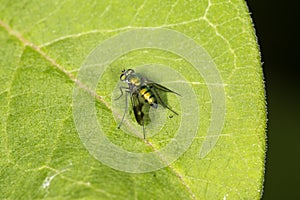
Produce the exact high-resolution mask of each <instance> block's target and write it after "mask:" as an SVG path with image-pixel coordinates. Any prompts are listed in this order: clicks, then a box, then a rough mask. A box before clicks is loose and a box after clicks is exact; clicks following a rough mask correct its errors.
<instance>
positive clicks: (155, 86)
mask: <svg viewBox="0 0 300 200" xmlns="http://www.w3.org/2000/svg"><path fill="white" fill-rule="evenodd" d="M147 84H148V85H149V87H150V88H151V89H152V90H153V92H154V93H155V96H156V97H157V99H158V101H159V102H160V104H161V105H162V106H163V107H164V108H168V109H169V110H170V111H172V112H173V113H174V114H175V115H178V113H177V112H176V111H175V110H173V109H172V108H170V107H169V106H168V105H167V104H166V103H165V102H164V101H163V100H162V98H161V97H160V96H159V93H158V91H157V90H160V91H163V92H171V93H174V94H177V95H178V96H181V95H180V94H178V93H177V92H174V91H173V90H170V89H169V88H166V87H165V86H162V85H160V84H158V83H155V82H149V83H147Z"/></svg>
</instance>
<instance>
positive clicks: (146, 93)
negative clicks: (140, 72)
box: [139, 85, 157, 107]
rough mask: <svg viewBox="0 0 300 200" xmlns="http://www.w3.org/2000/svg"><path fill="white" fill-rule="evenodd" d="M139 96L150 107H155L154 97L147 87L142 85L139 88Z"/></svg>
mask: <svg viewBox="0 0 300 200" xmlns="http://www.w3.org/2000/svg"><path fill="white" fill-rule="evenodd" d="M139 92H140V95H141V96H142V97H143V98H144V100H145V102H147V103H148V104H149V105H150V106H154V107H157V100H156V96H155V95H154V93H153V91H152V90H151V89H150V87H149V86H147V85H143V86H141V88H140V91H139Z"/></svg>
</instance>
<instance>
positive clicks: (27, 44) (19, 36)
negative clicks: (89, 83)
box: [0, 20, 196, 199]
mask: <svg viewBox="0 0 300 200" xmlns="http://www.w3.org/2000/svg"><path fill="white" fill-rule="evenodd" d="M0 26H1V27H3V28H4V29H5V30H6V31H7V33H8V34H9V35H11V36H13V37H15V38H16V39H18V40H19V41H20V42H21V43H22V44H23V45H24V48H23V50H24V49H25V47H30V48H32V49H33V50H34V51H36V52H37V53H38V54H39V55H41V56H42V57H43V58H44V59H45V60H47V61H48V62H50V63H51V66H53V67H54V68H55V69H57V70H59V71H60V72H62V73H63V74H64V75H66V77H68V78H69V79H70V80H71V81H72V82H73V83H75V84H77V85H78V86H79V87H80V88H82V89H84V90H85V91H87V92H88V93H89V94H90V95H92V96H93V97H95V98H96V99H97V100H98V101H100V102H101V103H102V104H103V105H104V106H105V107H107V108H108V109H109V110H110V111H112V109H111V107H110V106H109V104H108V103H107V102H106V101H104V99H103V98H102V97H101V96H99V95H98V94H97V93H95V92H94V91H91V90H90V89H89V88H88V87H86V86H85V85H84V84H82V83H81V82H80V81H79V80H77V79H76V77H75V76H74V75H73V74H72V73H70V72H69V71H68V70H66V69H64V67H63V66H61V65H60V64H59V63H57V62H56V61H55V60H54V59H53V58H51V57H49V56H48V55H47V54H46V53H45V52H44V51H43V50H42V49H41V48H40V47H39V46H37V45H35V44H33V43H31V42H30V41H28V40H27V39H25V38H24V37H23V35H22V34H21V33H19V32H18V31H16V30H13V29H12V28H11V27H10V26H9V25H8V24H6V23H5V22H3V21H2V20H0ZM90 33H93V32H90ZM22 53H23V51H22ZM17 70H18V66H17V67H16V68H15V71H14V74H13V77H14V76H15V73H16V72H17ZM13 79H14V78H13ZM13 79H12V83H13ZM10 85H11V84H10ZM9 90H10V89H9ZM9 102H10V100H8V104H7V106H8V109H9V105H10V103H9ZM8 116H9V113H7V117H8ZM7 117H6V118H7ZM5 124H7V123H5ZM143 141H144V143H145V144H146V145H148V146H149V147H151V148H152V149H153V151H154V152H158V151H157V149H156V148H155V147H154V145H152V143H151V142H150V141H148V140H147V139H145V140H143ZM6 143H7V142H6ZM6 148H7V149H6V150H7V152H9V151H8V147H7V146H6ZM8 156H9V155H8ZM158 156H159V158H160V159H161V160H162V161H163V162H166V161H165V160H164V158H162V156H161V155H158ZM167 166H168V168H169V169H170V170H171V171H172V172H173V174H175V176H176V177H177V178H178V180H179V182H180V183H181V184H182V185H183V186H184V187H185V188H186V190H187V192H188V193H189V195H190V197H191V199H196V195H195V194H194V193H193V191H192V190H191V188H190V186H189V185H188V184H187V182H186V181H185V180H184V178H183V176H182V175H181V174H180V173H179V172H178V170H176V169H175V168H174V167H172V165H167Z"/></svg>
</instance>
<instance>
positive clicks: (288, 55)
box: [247, 0, 300, 200]
mask: <svg viewBox="0 0 300 200" xmlns="http://www.w3.org/2000/svg"><path fill="white" fill-rule="evenodd" d="M247 3H248V6H249V10H250V12H251V13H252V14H251V16H252V19H253V21H254V26H255V29H256V35H257V37H258V43H259V45H260V49H261V54H262V62H263V63H264V64H263V70H264V76H265V84H266V93H267V104H268V105H267V106H268V131H267V136H268V142H267V143H268V151H267V160H266V176H265V183H264V194H263V198H262V199H263V200H277V199H300V190H299V186H300V183H299V181H300V148H299V146H300V129H299V124H300V121H299V119H300V117H299V115H300V109H299V104H300V87H299V81H300V75H299V68H300V65H299V62H296V59H295V58H297V56H299V53H300V50H299V46H297V44H296V40H297V39H298V38H297V37H299V35H296V29H297V27H298V26H299V18H298V19H297V18H296V14H297V13H298V12H300V11H299V7H298V6H297V5H294V6H293V4H292V2H291V0H287V1H274V0H273V1H271V0H264V1H259V0H247Z"/></svg>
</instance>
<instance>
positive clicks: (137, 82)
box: [127, 74, 142, 86]
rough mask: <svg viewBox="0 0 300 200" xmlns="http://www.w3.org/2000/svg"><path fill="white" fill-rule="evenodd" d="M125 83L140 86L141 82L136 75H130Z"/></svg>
mask: <svg viewBox="0 0 300 200" xmlns="http://www.w3.org/2000/svg"><path fill="white" fill-rule="evenodd" d="M127 83H129V84H132V85H134V86H140V85H141V83H142V81H141V78H140V77H139V76H138V75H137V74H131V75H129V76H128V77H127Z"/></svg>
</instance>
